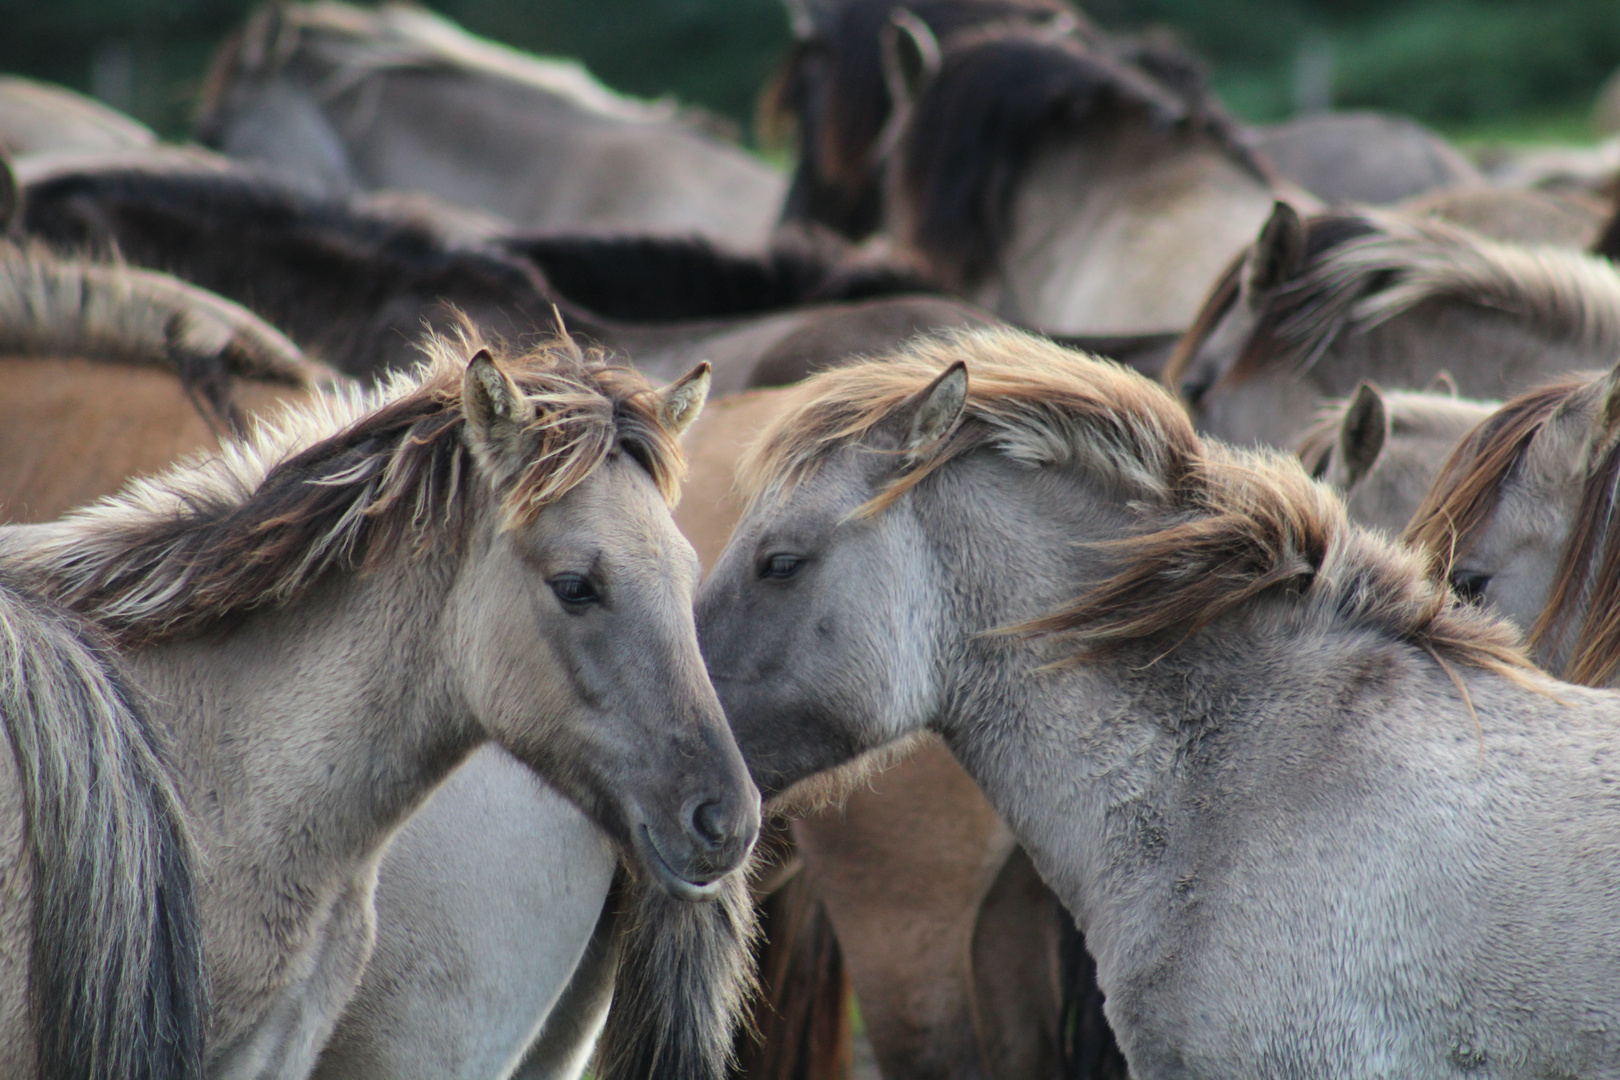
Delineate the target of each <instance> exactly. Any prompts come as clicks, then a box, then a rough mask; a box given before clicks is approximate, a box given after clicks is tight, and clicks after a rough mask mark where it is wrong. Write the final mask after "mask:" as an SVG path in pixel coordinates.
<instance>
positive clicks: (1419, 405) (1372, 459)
mask: <svg viewBox="0 0 1620 1080" xmlns="http://www.w3.org/2000/svg"><path fill="white" fill-rule="evenodd" d="M1445 378H1446V379H1447V380H1449V378H1450V376H1446V377H1445ZM1443 385H1445V386H1448V387H1449V383H1445V384H1443ZM1500 405H1501V402H1499V401H1470V400H1468V399H1466V398H1459V397H1458V396H1457V394H1456V391H1455V388H1449V389H1441V388H1438V387H1431V388H1430V389H1428V390H1421V391H1419V390H1381V389H1379V388H1378V386H1377V385H1375V384H1373V383H1370V382H1364V383H1362V384H1361V385H1360V386H1358V387H1356V392H1355V393H1354V394H1352V395H1350V397H1349V398H1347V399H1345V400H1343V401H1336V402H1334V403H1333V404H1332V405H1331V406H1329V407H1328V408H1327V409H1326V410H1324V411H1323V413H1322V417H1321V419H1320V420H1318V421H1317V422H1316V424H1315V425H1314V426H1313V427H1312V428H1311V429H1310V430H1309V431H1307V432H1306V433H1305V437H1304V439H1302V440H1301V441H1300V446H1299V457H1300V461H1301V462H1303V463H1304V465H1305V470H1306V471H1307V472H1309V473H1310V474H1311V475H1312V476H1314V477H1316V478H1317V479H1318V480H1323V481H1326V482H1327V483H1328V484H1329V485H1330V486H1332V487H1333V488H1334V490H1336V491H1338V492H1339V495H1340V497H1342V498H1343V499H1344V509H1345V512H1346V513H1347V514H1349V515H1350V520H1351V521H1354V522H1355V523H1356V524H1358V525H1367V526H1370V527H1372V528H1375V529H1383V530H1384V531H1385V532H1386V533H1388V534H1389V535H1391V536H1399V535H1400V533H1401V531H1402V530H1403V529H1405V528H1406V523H1407V522H1408V521H1409V520H1411V517H1412V513H1413V511H1415V510H1416V509H1417V508H1418V504H1419V503H1421V502H1422V501H1423V498H1424V496H1425V495H1427V494H1428V491H1429V487H1430V485H1432V484H1433V483H1434V480H1435V477H1437V476H1438V475H1440V468H1441V466H1442V465H1444V464H1445V462H1446V459H1447V458H1448V457H1449V456H1450V455H1451V452H1452V450H1453V449H1455V448H1456V446H1457V444H1458V443H1460V442H1462V441H1463V439H1464V437H1466V436H1467V435H1468V433H1469V432H1471V431H1473V430H1474V428H1475V427H1477V426H1478V425H1479V424H1480V422H1481V421H1483V420H1484V419H1485V418H1486V417H1488V416H1490V415H1491V413H1492V412H1494V411H1495V410H1496V409H1497V408H1498V407H1499V406H1500Z"/></svg>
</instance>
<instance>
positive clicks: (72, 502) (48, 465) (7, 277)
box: [0, 240, 336, 522]
mask: <svg viewBox="0 0 1620 1080" xmlns="http://www.w3.org/2000/svg"><path fill="white" fill-rule="evenodd" d="M335 378H336V376H335V374H334V373H333V372H331V371H330V370H328V369H327V368H325V367H324V366H323V365H320V364H316V363H314V362H312V361H310V360H308V359H306V358H305V357H304V356H303V355H302V354H301V353H300V352H299V351H298V350H297V348H295V347H294V346H293V344H292V343H291V342H290V341H288V340H287V339H286V338H285V337H283V336H282V335H281V334H280V333H279V332H278V331H276V330H275V329H274V328H272V327H270V326H268V325H266V324H265V323H263V322H261V321H260V320H258V319H257V318H255V317H254V316H253V315H251V314H249V313H248V312H247V311H245V310H243V309H241V308H239V307H237V306H236V305H235V304H232V303H230V302H229V301H226V300H223V299H221V298H220V297H217V296H214V295H212V294H209V293H205V292H204V291H203V290H201V289H198V288H195V287H193V286H191V285H187V284H185V283H184V282H181V281H177V280H175V279H173V278H170V277H168V276H166V275H164V274H159V273H155V272H153V271H149V270H138V269H135V268H132V267H128V266H122V265H117V264H96V263H89V262H85V261H82V260H76V259H59V258H56V257H53V256H51V255H49V254H48V253H47V252H44V251H42V250H39V249H37V248H31V247H27V246H17V245H13V244H10V243H7V242H5V241H4V240H0V382H3V383H4V385H5V400H6V406H7V408H8V410H10V418H9V419H8V420H7V422H6V424H5V425H4V427H3V429H0V515H3V516H4V517H5V519H7V520H10V521H14V522H29V521H36V522H37V521H48V520H51V519H54V518H56V517H59V516H60V515H61V514H62V513H63V512H65V511H66V510H68V509H70V508H72V507H75V506H79V505H82V504H84V503H87V502H89V501H91V500H92V499H96V498H99V497H101V496H103V495H108V494H111V493H112V492H113V491H115V490H116V489H117V488H118V487H119V486H120V485H121V484H122V483H123V482H124V481H125V480H126V479H128V478H129V477H130V476H132V475H134V474H137V473H145V472H153V471H156V470H158V469H161V468H163V467H165V466H167V465H169V464H170V463H172V462H173V461H174V460H175V459H176V458H179V457H181V456H183V455H185V454H191V453H197V452H205V451H211V450H216V449H218V446H219V440H220V439H221V438H223V437H225V436H227V435H228V434H230V433H233V432H240V431H241V430H243V428H244V426H245V423H246V420H247V417H249V416H251V415H254V414H257V413H262V412H266V411H272V410H273V409H274V408H275V407H276V406H278V405H280V404H282V403H285V402H290V401H307V400H309V399H310V398H311V397H312V395H314V394H315V393H316V392H317V389H318V388H319V387H321V386H323V385H328V384H331V383H332V382H333V380H334V379H335Z"/></svg>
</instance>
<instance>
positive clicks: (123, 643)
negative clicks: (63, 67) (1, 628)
mask: <svg viewBox="0 0 1620 1080" xmlns="http://www.w3.org/2000/svg"><path fill="white" fill-rule="evenodd" d="M475 345H476V342H475V340H473V339H470V338H469V339H464V340H462V341H459V342H452V341H448V340H444V339H439V340H437V341H435V342H434V343H433V344H432V345H431V349H432V353H431V359H430V363H429V366H427V367H426V368H424V369H423V370H422V371H421V372H420V373H418V374H417V375H415V376H414V377H399V378H396V379H394V380H392V381H391V382H390V383H389V384H387V385H385V386H384V387H382V388H381V389H379V390H377V391H375V392H374V393H372V394H370V395H360V394H358V393H353V392H351V393H349V394H346V395H342V396H338V397H329V398H326V399H323V400H322V401H320V402H317V403H316V404H315V405H313V406H310V407H307V408H305V409H303V410H293V411H291V412H289V413H287V414H285V415H284V416H283V417H282V419H281V420H280V421H279V423H278V424H275V425H271V424H260V425H259V426H258V428H257V429H256V431H255V433H254V435H253V436H252V437H251V438H250V439H247V440H237V441H232V442H230V443H229V444H228V445H227V446H226V447H225V450H224V452H223V453H222V454H221V455H220V456H219V457H217V458H213V459H209V460H205V461H203V462H201V463H194V464H190V465H182V466H178V467H176V469H175V470H173V471H172V472H170V473H167V474H164V475H162V476H159V477H156V478H152V479H147V480H141V481H136V482H134V483H133V484H132V485H131V486H130V487H129V488H127V489H126V490H125V492H123V493H122V494H120V495H118V496H115V497H113V498H111V499H109V500H104V501H103V502H102V503H99V504H96V505H94V506H92V507H90V508H88V509H85V510H81V511H78V512H76V513H74V514H70V515H68V516H67V517H66V518H64V519H62V520H61V521H59V522H53V523H50V524H45V525H33V526H12V527H9V528H7V529H6V530H4V531H0V567H3V568H4V569H5V571H6V572H8V573H13V574H17V575H20V576H25V577H27V578H28V579H29V580H31V581H35V582H38V583H40V587H41V589H42V591H44V592H45V593H46V594H47V596H48V597H49V598H51V599H53V600H55V601H56V602H58V603H61V604H63V605H65V606H67V607H69V608H70V609H72V610H73V611H75V612H77V613H79V614H80V615H81V616H82V617H84V618H86V619H89V620H92V621H93V622H94V623H95V624H96V625H97V626H98V627H99V628H100V629H101V630H102V632H104V633H105V634H107V635H108V636H109V637H110V638H111V639H112V641H113V643H114V644H115V645H116V646H117V649H118V652H119V655H120V656H121V657H122V659H123V660H124V661H125V662H126V664H127V665H128V666H129V668H130V670H131V672H132V676H131V677H132V679H133V681H134V683H135V685H137V686H138V687H140V688H141V689H142V690H143V692H145V693H147V694H149V696H150V697H151V699H152V700H153V701H154V702H157V703H159V706H160V707H155V708H154V722H155V723H156V724H157V725H158V726H159V727H160V728H161V729H162V730H163V732H164V734H165V735H166V737H167V738H168V739H169V740H170V741H171V742H172V744H173V746H174V756H175V759H176V762H177V765H176V768H177V771H178V773H179V776H178V779H177V787H178V789H179V791H180V794H181V796H182V798H183V799H184V801H185V802H186V804H187V806H188V808H189V809H190V811H191V814H192V816H193V817H194V819H195V825H194V831H195V833H196V836H197V845H198V847H199V849H200V852H201V857H202V859H203V865H205V866H206V867H207V871H208V872H207V876H206V878H205V880H204V881H203V882H202V883H201V885H200V886H199V890H198V910H199V914H200V920H201V923H202V928H203V955H204V959H205V961H206V964H207V968H208V972H209V977H210V980H211V984H212V988H213V993H214V1000H213V1007H212V1012H211V1015H210V1017H209V1020H208V1027H207V1037H206V1062H205V1065H206V1068H207V1070H208V1074H209V1075H233V1076H235V1075H253V1076H303V1075H306V1074H307V1073H308V1070H309V1069H310V1067H311V1066H312V1065H313V1063H314V1056H315V1053H316V1051H318V1050H319V1049H320V1047H321V1045H322V1044H323V1043H324V1042H325V1041H326V1036H327V1034H329V1032H330V1030H331V1027H332V1025H333V1023H334V1021H335V1020H336V1019H337V1016H338V1013H339V1012H340V1011H341V1009H342V1007H343V1005H344V1003H345V1001H346V1000H347V999H348V997H349V995H350V994H351V993H352V991H353V989H354V985H355V982H356V980H357V979H358V977H359V974H360V970H361V968H362V967H363V966H364V964H365V961H366V956H367V953H368V952H369V948H370V941H371V936H372V916H371V911H370V897H371V892H372V888H373V886H374V883H375V880H376V867H377V863H378V861H379V859H380V858H381V855H382V853H383V849H384V847H385V846H386V844H387V842H388V840H389V838H390V836H391V835H392V833H393V832H394V831H395V830H396V829H397V828H398V826H399V825H400V824H401V823H402V822H403V821H404V819H405V818H406V817H407V816H408V815H409V814H410V813H411V811H412V810H414V809H415V808H416V806H418V805H419V804H420V803H421V802H422V801H423V800H424V799H425V798H426V797H427V795H428V794H429V793H430V792H431V791H432V790H433V788H434V787H435V786H436V785H437V784H438V782H439V781H440V780H441V779H443V778H444V777H445V776H446V775H448V774H449V773H450V772H451V771H453V769H454V768H455V766H456V765H457V764H459V763H460V762H461V761H462V760H463V759H464V758H466V756H467V755H468V754H470V753H471V752H472V751H473V750H474V749H476V747H477V746H478V745H479V743H481V742H485V741H488V740H490V739H491V738H493V739H495V740H496V741H498V742H499V743H500V744H501V745H503V746H504V747H505V748H506V749H508V750H509V751H510V752H512V753H513V754H514V756H515V757H517V758H518V759H519V760H521V761H523V762H524V763H525V764H526V765H527V766H528V767H529V768H531V769H533V770H535V771H537V772H539V773H540V774H541V775H543V776H546V777H547V779H548V781H549V782H550V783H551V784H552V785H553V786H554V787H555V788H556V789H557V790H558V791H559V792H561V793H563V794H564V795H565V796H566V797H567V798H568V799H569V800H570V801H571V802H572V803H574V804H575V805H577V806H579V807H581V808H582V809H584V811H585V813H586V814H587V816H588V817H590V818H591V820H592V821H593V822H594V823H595V825H596V826H597V827H598V828H600V829H602V830H604V831H605V832H606V833H607V834H608V835H609V836H610V837H611V838H612V841H613V844H614V846H615V848H616V849H617V850H618V851H619V852H621V853H622V857H623V858H625V859H627V860H629V862H630V864H631V865H632V867H633V872H634V874H635V876H636V879H637V881H636V882H635V883H634V884H633V885H632V886H631V887H632V889H633V894H634V895H632V896H631V897H630V898H629V899H628V900H627V901H626V903H627V904H628V906H629V910H628V911H627V917H628V918H629V919H630V920H631V921H633V922H634V923H635V926H636V928H635V929H633V930H632V931H631V932H630V938H629V940H628V941H627V942H626V943H625V945H624V950H625V955H624V956H623V957H622V958H621V960H620V963H619V966H618V972H617V985H618V989H619V994H620V1003H621V1009H618V1010H614V1013H613V1015H612V1016H611V1017H610V1018H609V1020H608V1025H607V1031H606V1033H605V1035H604V1043H605V1045H606V1046H607V1048H608V1051H607V1056H606V1058H605V1066H604V1071H605V1072H606V1073H607V1074H610V1075H636V1076H642V1075H692V1076H700V1075H701V1076H717V1075H719V1070H720V1069H721V1067H722V1064H723V1061H724V1058H725V1055H726V1054H727V1053H728V1052H729V1049H730V1034H731V1020H732V1017H733V1015H734V1014H735V1011H736V1009H737V1008H738V1007H739V998H740V996H741V993H742V984H741V982H740V980H741V978H742V972H741V956H742V951H743V950H744V949H746V938H747V935H748V921H749V914H748V908H747V899H746V892H745V890H744V889H743V887H742V885H741V883H740V878H739V876H738V875H736V874H734V873H732V871H733V870H734V869H736V867H737V866H738V865H739V863H740V862H741V860H742V858H743V857H744V856H745V855H746V853H747V850H748V848H749V847H750V846H751V843H752V839H753V835H754V832H755V830H756V829H757V824H758V802H757V795H756V794H755V792H754V789H753V787H752V786H751V784H750V783H749V781H748V779H747V776H746V771H745V769H744V767H743V764H742V762H741V759H740V757H739V756H738V755H737V752H736V749H735V745H734V743H733V742H732V741H731V739H730V736H729V734H728V732H727V729H726V727H725V724H724V720H723V717H722V715H721V714H720V712H719V710H718V707H717V704H716V703H715V701H714V699H713V695H712V691H711V690H710V689H709V687H708V685H707V683H706V681H704V679H703V677H702V672H701V667H700V666H699V660H698V657H697V654H696V640H695V637H694V636H693V634H692V630H691V623H690V614H689V610H690V594H691V590H692V588H693V585H694V580H693V579H694V578H695V569H693V560H692V559H691V556H690V554H689V550H688V549H687V548H686V545H685V543H684V541H682V540H680V539H679V537H678V536H676V534H675V531H674V527H673V524H672V523H670V522H669V519H668V511H667V507H666V500H668V499H669V498H671V497H672V495H673V493H674V488H675V484H676V483H677V482H678V476H679V469H680V466H681V462H680V457H679V451H678V449H677V448H676V445H675V442H674V440H675V438H676V436H677V435H678V432H679V431H680V429H681V428H682V427H683V426H684V424H685V423H686V422H689V421H690V419H691V416H692V414H693V413H694V412H695V411H696V409H697V408H698V407H699V406H700V404H701V400H702V397H703V392H704V379H703V373H702V372H701V371H700V372H698V373H695V374H694V377H693V378H691V379H688V380H683V381H681V382H677V383H676V384H675V385H673V386H672V387H670V388H669V389H668V390H666V391H663V392H656V393H655V392H652V391H650V390H648V388H647V384H646V383H645V382H644V381H643V380H641V378H640V377H639V376H636V375H634V374H632V373H629V372H625V371H623V370H621V369H615V368H611V367H607V366H605V365H603V364H602V363H601V360H600V357H591V356H588V355H586V354H584V353H582V352H581V351H580V350H579V349H578V348H577V347H576V346H574V345H573V344H572V343H569V342H566V341H562V340H559V341H558V342H555V343H553V344H552V345H550V346H549V347H547V348H545V349H543V350H540V351H537V352H535V353H533V354H530V355H527V356H524V357H518V358H514V359H511V360H502V359H496V358H495V357H493V356H491V355H490V353H489V352H488V350H485V349H476V350H475V349H474V346H475ZM468 353H471V357H470V359H469V357H468ZM604 538H607V539H611V543H606V544H605V546H604ZM362 571H364V573H362ZM683 594H684V595H683ZM514 605H516V606H517V607H521V608H522V610H523V614H522V615H521V616H518V615H516V614H514V611H515V608H514ZM626 620H628V622H626ZM630 623H633V624H635V626H634V627H632V626H631V625H629V624H630ZM379 626H382V627H386V628H387V629H386V630H385V631H384V632H381V633H379V632H378V627H379ZM514 627H534V628H535V629H533V630H524V629H518V630H514V629H513V628H514ZM631 641H634V642H636V645H635V646H634V648H635V650H636V652H637V655H636V657H635V658H633V659H627V660H622V661H621V659H619V658H617V657H615V655H614V653H615V651H616V649H618V648H619V643H628V642H631ZM334 658H340V659H339V660H338V662H334ZM565 672H566V674H565ZM609 672H611V674H608V673H609ZM334 706H336V707H337V708H336V714H334ZM604 711H605V713H606V714H608V715H611V717H612V719H611V720H608V719H606V718H605V717H604V715H603V713H604ZM649 725H650V726H649ZM627 746H634V748H635V750H634V754H633V755H632V756H631V757H630V759H629V760H626V759H625V755H624V752H623V751H622V750H620V749H619V748H620V747H627ZM677 760H678V761H680V762H681V764H679V765H677V764H675V762H676V761H677ZM290 791H294V792H300V793H301V794H300V795H289V794H288V792H290ZM269 868H274V873H273V874H267V873H266V871H267V870H268V869H269ZM678 898H680V899H678ZM704 899H708V900H710V901H711V902H708V903H692V902H691V901H697V900H704ZM665 1070H668V1071H667V1072H666V1071H665Z"/></svg>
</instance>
